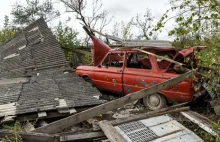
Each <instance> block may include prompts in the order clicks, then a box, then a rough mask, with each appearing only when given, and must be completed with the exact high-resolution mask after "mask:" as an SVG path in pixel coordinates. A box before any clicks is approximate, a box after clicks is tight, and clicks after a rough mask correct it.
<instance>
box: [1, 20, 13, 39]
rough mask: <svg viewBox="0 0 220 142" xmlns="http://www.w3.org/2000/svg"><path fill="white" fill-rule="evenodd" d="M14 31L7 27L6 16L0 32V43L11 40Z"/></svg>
mask: <svg viewBox="0 0 220 142" xmlns="http://www.w3.org/2000/svg"><path fill="white" fill-rule="evenodd" d="M15 32H16V30H15V29H14V28H13V27H11V26H10V25H9V19H8V16H5V21H4V26H3V28H2V29H1V30H0V43H3V42H5V41H7V40H9V39H11V38H12V37H13V36H14V35H15Z"/></svg>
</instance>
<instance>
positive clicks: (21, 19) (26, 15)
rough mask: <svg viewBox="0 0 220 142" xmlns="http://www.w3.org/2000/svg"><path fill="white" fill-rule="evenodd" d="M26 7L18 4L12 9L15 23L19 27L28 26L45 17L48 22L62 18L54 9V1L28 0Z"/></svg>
mask: <svg viewBox="0 0 220 142" xmlns="http://www.w3.org/2000/svg"><path fill="white" fill-rule="evenodd" d="M26 4H27V5H26V6H24V5H23V4H20V3H18V2H16V4H15V5H13V7H12V12H11V14H12V16H13V18H14V19H13V22H14V23H15V24H18V25H19V26H26V25H28V24H30V23H32V22H34V21H35V20H36V19H39V18H40V17H43V18H44V19H45V20H46V21H51V20H53V19H55V18H57V17H59V16H60V12H59V11H57V10H55V9H54V7H53V3H52V0H45V1H43V3H40V0H26Z"/></svg>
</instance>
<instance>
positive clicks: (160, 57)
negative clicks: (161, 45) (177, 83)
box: [138, 49, 184, 66]
mask: <svg viewBox="0 0 220 142" xmlns="http://www.w3.org/2000/svg"><path fill="white" fill-rule="evenodd" d="M138 50H139V51H140V52H143V53H146V54H147V55H152V56H155V57H157V58H159V59H163V60H166V61H169V62H171V63H174V64H177V65H180V66H182V65H184V64H182V63H180V62H177V61H174V60H171V59H168V58H165V57H163V56H159V55H156V54H154V53H151V52H148V51H145V50H142V49H138Z"/></svg>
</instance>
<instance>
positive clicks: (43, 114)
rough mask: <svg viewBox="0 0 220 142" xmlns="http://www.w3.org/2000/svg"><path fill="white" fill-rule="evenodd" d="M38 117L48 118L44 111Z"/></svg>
mask: <svg viewBox="0 0 220 142" xmlns="http://www.w3.org/2000/svg"><path fill="white" fill-rule="evenodd" d="M37 115H38V117H45V116H47V112H45V111H43V112H38V114H37Z"/></svg>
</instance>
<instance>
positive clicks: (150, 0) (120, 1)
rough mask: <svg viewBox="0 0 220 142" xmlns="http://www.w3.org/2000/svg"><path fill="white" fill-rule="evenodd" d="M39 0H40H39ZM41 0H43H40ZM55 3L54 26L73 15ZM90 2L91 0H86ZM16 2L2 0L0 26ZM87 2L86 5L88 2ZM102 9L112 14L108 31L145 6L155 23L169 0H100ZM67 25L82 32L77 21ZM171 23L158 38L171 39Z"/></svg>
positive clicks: (139, 11) (166, 7)
mask: <svg viewBox="0 0 220 142" xmlns="http://www.w3.org/2000/svg"><path fill="white" fill-rule="evenodd" d="M17 1H19V2H20V3H25V1H26V0H17ZM40 1H41V0H40ZM42 1H43V0H42ZM53 1H54V2H55V3H56V4H55V8H57V9H59V10H60V11H61V17H60V18H59V19H57V20H55V21H53V23H50V24H51V25H52V26H55V25H56V24H57V23H58V21H59V20H61V21H65V20H66V19H68V17H73V18H72V19H74V15H73V14H70V13H69V14H66V13H65V7H64V5H63V4H61V3H58V0H53ZM88 1H89V2H91V0H88ZM15 2H16V0H4V1H2V2H1V4H0V13H1V14H0V26H2V25H3V22H4V16H5V15H10V12H11V9H12V5H13V4H14V3H15ZM89 2H88V5H90V3H89ZM102 2H103V9H105V10H106V11H107V12H108V13H109V15H110V16H114V19H113V20H112V22H111V24H110V25H108V27H106V29H105V31H106V32H109V31H110V30H111V29H112V27H113V24H114V23H115V22H121V21H124V22H128V21H129V20H130V19H131V18H132V17H135V16H136V14H137V13H143V14H144V12H145V11H146V8H148V9H151V11H152V15H153V16H154V17H155V19H154V21H155V23H156V22H157V21H158V20H159V19H160V18H161V16H162V15H163V14H164V13H165V12H166V10H167V9H169V4H168V2H169V0H102ZM68 25H70V26H72V27H74V28H75V29H77V30H78V31H79V32H80V33H81V32H83V29H82V26H81V25H80V24H79V21H75V20H74V21H73V20H72V21H71V23H69V24H68ZM172 26H173V25H172V24H168V25H166V27H165V30H163V32H162V33H159V35H158V37H159V39H163V40H164V39H165V40H171V39H172V38H171V37H168V36H167V32H168V30H169V29H170V28H172Z"/></svg>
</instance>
